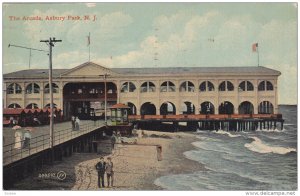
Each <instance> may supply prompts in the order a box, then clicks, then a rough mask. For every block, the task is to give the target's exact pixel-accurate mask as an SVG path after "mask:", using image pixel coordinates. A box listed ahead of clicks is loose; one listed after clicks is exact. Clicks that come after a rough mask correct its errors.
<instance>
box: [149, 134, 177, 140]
mask: <svg viewBox="0 0 300 196" xmlns="http://www.w3.org/2000/svg"><path fill="white" fill-rule="evenodd" d="M149 137H154V138H165V139H172V137H170V136H168V135H166V134H162V135H157V134H151V135H150V136H149Z"/></svg>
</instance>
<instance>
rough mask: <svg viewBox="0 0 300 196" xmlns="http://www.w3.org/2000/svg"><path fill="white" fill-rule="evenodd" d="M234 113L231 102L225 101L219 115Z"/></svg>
mask: <svg viewBox="0 0 300 196" xmlns="http://www.w3.org/2000/svg"><path fill="white" fill-rule="evenodd" d="M233 113H234V106H233V104H232V103H231V102H229V101H224V102H223V103H221V105H220V106H219V114H233Z"/></svg>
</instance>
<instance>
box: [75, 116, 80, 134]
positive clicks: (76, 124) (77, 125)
mask: <svg viewBox="0 0 300 196" xmlns="http://www.w3.org/2000/svg"><path fill="white" fill-rule="evenodd" d="M79 123H80V120H79V118H78V117H76V118H75V130H76V131H79V129H80V127H79Z"/></svg>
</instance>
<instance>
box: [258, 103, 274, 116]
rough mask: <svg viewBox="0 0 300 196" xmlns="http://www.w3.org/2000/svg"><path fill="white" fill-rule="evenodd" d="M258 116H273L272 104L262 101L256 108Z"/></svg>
mask: <svg viewBox="0 0 300 196" xmlns="http://www.w3.org/2000/svg"><path fill="white" fill-rule="evenodd" d="M258 113H259V114H274V107H273V104H272V103H271V102H269V101H262V102H261V103H260V104H259V106H258Z"/></svg>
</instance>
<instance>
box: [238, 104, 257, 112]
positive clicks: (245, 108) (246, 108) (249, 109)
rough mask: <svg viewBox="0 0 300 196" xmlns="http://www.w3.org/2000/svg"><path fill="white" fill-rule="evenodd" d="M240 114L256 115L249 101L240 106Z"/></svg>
mask: <svg viewBox="0 0 300 196" xmlns="http://www.w3.org/2000/svg"><path fill="white" fill-rule="evenodd" d="M239 114H254V106H253V104H252V103H251V102H249V101H244V102H242V103H241V104H240V105H239Z"/></svg>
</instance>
